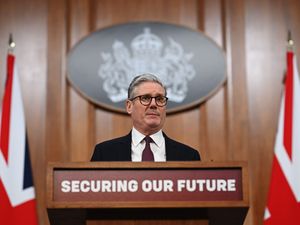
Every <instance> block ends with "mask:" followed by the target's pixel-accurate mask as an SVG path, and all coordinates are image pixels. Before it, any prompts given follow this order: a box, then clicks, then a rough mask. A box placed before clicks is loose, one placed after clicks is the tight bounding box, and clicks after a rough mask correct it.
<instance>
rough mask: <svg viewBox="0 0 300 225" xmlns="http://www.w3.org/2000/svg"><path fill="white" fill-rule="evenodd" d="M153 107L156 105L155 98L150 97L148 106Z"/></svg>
mask: <svg viewBox="0 0 300 225" xmlns="http://www.w3.org/2000/svg"><path fill="white" fill-rule="evenodd" d="M153 107H155V108H156V107H157V105H156V102H155V98H151V102H150V108H153Z"/></svg>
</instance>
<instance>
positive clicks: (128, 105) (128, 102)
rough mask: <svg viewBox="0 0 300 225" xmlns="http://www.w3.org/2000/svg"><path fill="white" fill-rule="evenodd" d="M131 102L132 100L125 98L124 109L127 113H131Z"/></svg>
mask: <svg viewBox="0 0 300 225" xmlns="http://www.w3.org/2000/svg"><path fill="white" fill-rule="evenodd" d="M132 104H133V102H132V101H129V100H126V111H127V113H128V114H129V115H130V114H131V113H132V106H133V105H132Z"/></svg>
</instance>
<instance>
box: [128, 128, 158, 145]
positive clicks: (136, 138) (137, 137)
mask: <svg viewBox="0 0 300 225" xmlns="http://www.w3.org/2000/svg"><path fill="white" fill-rule="evenodd" d="M131 135H132V143H133V145H134V146H137V145H138V144H140V143H141V141H142V140H143V139H144V138H145V135H144V134H142V133H141V132H139V131H138V130H137V129H135V128H134V127H133V128H132V132H131ZM150 137H151V138H152V140H153V141H154V143H155V144H156V145H157V146H158V147H161V146H162V144H163V138H164V137H163V133H162V130H159V131H158V132H156V133H154V134H151V135H150Z"/></svg>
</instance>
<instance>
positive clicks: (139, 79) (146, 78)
mask: <svg viewBox="0 0 300 225" xmlns="http://www.w3.org/2000/svg"><path fill="white" fill-rule="evenodd" d="M145 82H154V83H157V84H159V85H160V86H162V87H163V88H164V90H165V95H167V89H166V87H165V86H164V85H163V83H162V82H161V81H160V79H159V78H158V77H157V76H155V75H153V74H150V73H145V74H141V75H138V76H136V77H135V78H133V80H132V81H131V83H130V85H129V87H128V99H131V98H133V97H134V96H133V95H134V91H135V88H136V87H137V86H139V85H140V84H142V83H145Z"/></svg>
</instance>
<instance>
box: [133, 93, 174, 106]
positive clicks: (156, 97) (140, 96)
mask: <svg viewBox="0 0 300 225" xmlns="http://www.w3.org/2000/svg"><path fill="white" fill-rule="evenodd" d="M142 97H149V98H151V100H150V101H149V103H148V104H145V103H143V102H142ZM137 98H139V100H140V103H141V104H142V105H143V106H149V105H150V104H151V102H152V99H153V98H154V100H155V104H156V105H157V106H159V107H164V106H166V105H167V103H168V99H169V98H168V97H166V96H162V95H158V96H155V97H152V96H151V95H139V96H135V97H133V98H130V99H128V100H130V101H134V100H135V99H137ZM159 98H164V99H165V100H166V101H165V103H164V104H163V105H161V104H157V102H158V99H159Z"/></svg>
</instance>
